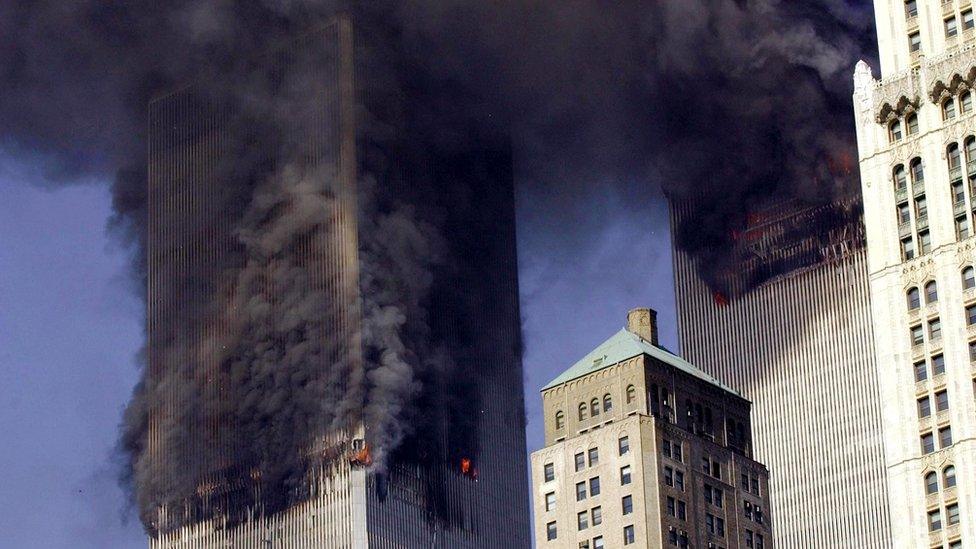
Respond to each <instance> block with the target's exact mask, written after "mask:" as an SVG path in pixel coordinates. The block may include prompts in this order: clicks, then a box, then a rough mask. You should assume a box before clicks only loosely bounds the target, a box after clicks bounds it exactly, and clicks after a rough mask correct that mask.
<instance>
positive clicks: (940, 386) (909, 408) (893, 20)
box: [854, 0, 976, 548]
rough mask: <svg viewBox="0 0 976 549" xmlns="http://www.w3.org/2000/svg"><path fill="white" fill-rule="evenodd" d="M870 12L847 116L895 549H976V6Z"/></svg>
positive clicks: (947, 1) (890, 6) (886, 2)
mask: <svg viewBox="0 0 976 549" xmlns="http://www.w3.org/2000/svg"><path fill="white" fill-rule="evenodd" d="M874 7H875V18H876V23H877V33H878V52H879V57H880V60H881V79H880V80H876V79H874V78H873V76H872V74H871V69H870V67H868V65H867V63H865V62H864V61H861V62H860V63H858V65H857V68H856V69H855V72H854V112H855V122H856V126H857V140H858V152H859V158H860V166H861V185H862V192H863V195H864V205H865V208H864V218H865V225H866V228H867V251H868V254H867V268H868V272H869V279H870V288H871V303H872V308H873V311H874V314H873V320H874V338H875V344H876V345H875V349H876V353H877V355H876V356H877V365H878V371H879V374H878V381H879V382H880V387H881V395H882V402H883V420H884V439H885V467H886V470H887V478H888V492H889V496H890V499H891V513H892V521H891V522H892V544H893V546H894V547H951V548H960V547H976V518H974V517H976V513H974V509H976V412H974V410H976V407H974V398H973V397H974V385H976V367H974V364H976V289H974V288H976V279H974V276H973V267H974V264H976V256H974V254H973V249H974V241H973V238H972V234H973V229H972V228H973V206H974V205H976V202H974V197H976V195H974V192H976V117H974V116H973V114H974V107H973V92H971V91H970V90H971V88H972V86H973V85H974V81H973V77H974V75H976V49H974V45H976V41H974V40H973V38H974V32H976V31H974V20H973V7H972V6H971V4H970V3H969V2H968V1H958V0H943V1H937V0H921V1H917V0H908V1H903V0H878V1H876V2H875V3H874Z"/></svg>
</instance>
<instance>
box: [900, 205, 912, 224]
mask: <svg viewBox="0 0 976 549" xmlns="http://www.w3.org/2000/svg"><path fill="white" fill-rule="evenodd" d="M910 212H911V210H910V209H909V208H908V202H905V203H903V204H899V205H898V213H897V215H898V224H899V225H904V224H905V223H908V222H909V221H911V220H912V218H911V213H910Z"/></svg>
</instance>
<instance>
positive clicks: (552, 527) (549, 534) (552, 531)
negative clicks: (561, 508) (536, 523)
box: [546, 521, 556, 541]
mask: <svg viewBox="0 0 976 549" xmlns="http://www.w3.org/2000/svg"><path fill="white" fill-rule="evenodd" d="M554 539H556V521H552V522H550V523H549V524H546V541H552V540H554Z"/></svg>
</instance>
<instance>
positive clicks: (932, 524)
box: [929, 509, 942, 532]
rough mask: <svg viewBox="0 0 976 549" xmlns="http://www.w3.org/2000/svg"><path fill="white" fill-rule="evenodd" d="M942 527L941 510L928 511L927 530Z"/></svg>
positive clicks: (933, 530)
mask: <svg viewBox="0 0 976 549" xmlns="http://www.w3.org/2000/svg"><path fill="white" fill-rule="evenodd" d="M941 529H942V512H941V511H940V510H938V509H935V510H933V511H929V532H937V531H939V530H941Z"/></svg>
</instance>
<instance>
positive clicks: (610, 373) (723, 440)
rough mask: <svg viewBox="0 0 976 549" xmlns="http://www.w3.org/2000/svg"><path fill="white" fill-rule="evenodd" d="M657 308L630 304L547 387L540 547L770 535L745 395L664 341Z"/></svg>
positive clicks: (536, 462)
mask: <svg viewBox="0 0 976 549" xmlns="http://www.w3.org/2000/svg"><path fill="white" fill-rule="evenodd" d="M656 316H657V315H656V314H655V312H654V311H653V310H650V309H633V310H631V311H630V313H629V314H628V315H627V327H626V329H622V330H620V331H619V332H617V333H616V334H614V335H613V336H611V337H610V338H609V339H607V340H606V341H604V342H603V343H601V344H600V345H599V346H598V347H597V348H596V349H594V350H593V351H591V352H590V353H589V354H587V355H586V356H585V357H583V358H581V359H580V360H579V361H578V362H577V363H576V364H574V365H572V366H571V367H570V368H568V369H567V370H566V371H565V372H563V373H562V374H560V375H559V376H558V377H556V379H554V380H552V381H551V382H550V383H549V384H547V385H546V386H545V387H544V388H543V389H542V401H543V413H544V414H545V432H546V446H545V447H544V448H542V449H540V450H537V451H535V452H533V453H532V486H533V501H534V509H535V517H536V531H535V539H536V547H540V548H541V547H550V548H552V549H606V548H613V547H627V546H631V547H635V548H638V547H639V548H652V547H655V548H656V547H686V548H687V547H703V548H705V547H709V548H719V547H747V548H750V549H771V548H772V547H773V546H774V543H773V540H772V539H771V537H772V536H771V531H773V530H775V526H774V524H773V523H774V518H775V517H774V515H775V510H774V513H770V509H769V472H768V471H767V469H766V467H765V466H764V465H763V464H761V463H758V462H756V461H754V460H753V459H752V449H751V447H752V442H751V432H750V422H751V418H750V404H749V401H747V400H745V399H744V398H742V396H741V395H739V394H738V392H736V391H735V390H734V389H732V388H730V387H728V386H726V385H724V384H723V383H721V382H720V381H718V380H716V379H714V378H712V377H711V376H709V375H707V374H705V373H704V372H702V371H701V370H699V369H698V368H696V367H695V366H694V365H693V364H690V363H688V362H687V361H685V360H682V359H681V358H680V357H678V356H675V355H673V354H671V353H670V352H668V351H667V350H665V349H663V348H661V347H660V346H659V345H658V342H657V320H656Z"/></svg>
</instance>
